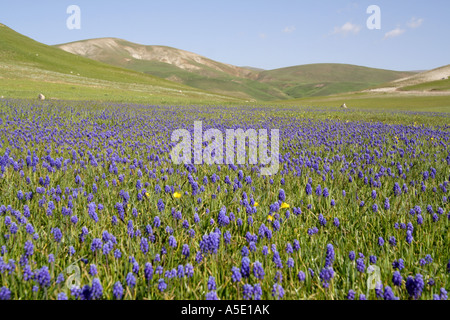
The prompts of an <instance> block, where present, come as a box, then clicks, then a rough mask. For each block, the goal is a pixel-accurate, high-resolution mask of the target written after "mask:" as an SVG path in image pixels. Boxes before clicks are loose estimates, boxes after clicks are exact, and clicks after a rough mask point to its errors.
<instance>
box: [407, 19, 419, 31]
mask: <svg viewBox="0 0 450 320" xmlns="http://www.w3.org/2000/svg"><path fill="white" fill-rule="evenodd" d="M422 23H423V19H422V18H419V19H418V18H416V17H412V18H411V20H410V21H409V22H408V23H407V24H406V25H407V26H408V27H410V28H411V29H415V28H418V27H420V26H421V25H422Z"/></svg>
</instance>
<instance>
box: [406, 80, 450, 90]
mask: <svg viewBox="0 0 450 320" xmlns="http://www.w3.org/2000/svg"><path fill="white" fill-rule="evenodd" d="M400 90H402V91H416V90H417V91H450V79H444V80H437V81H430V82H425V83H421V84H417V85H413V86H407V87H403V88H401V89H400Z"/></svg>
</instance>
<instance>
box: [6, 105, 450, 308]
mask: <svg viewBox="0 0 450 320" xmlns="http://www.w3.org/2000/svg"><path fill="white" fill-rule="evenodd" d="M0 110H1V114H0V152H1V153H0V166H1V179H0V235H1V236H0V299H2V300H7V299H23V300H26V299H27V300H28V299H60V300H65V299H80V300H91V299H211V300H214V299H254V300H258V299H289V300H292V299H351V300H363V299H380V300H382V299H385V300H394V299H435V300H447V299H448V295H447V291H448V290H449V289H450V246H449V239H450V236H449V231H450V230H449V226H450V221H449V220H450V214H449V211H450V206H449V199H448V196H449V194H448V189H449V188H450V186H449V181H450V170H449V169H450V166H449V165H450V153H449V150H448V144H449V139H450V126H448V125H446V124H444V123H446V122H447V123H449V122H448V119H449V118H448V116H447V115H444V114H434V115H431V114H428V115H420V114H406V113H405V114H400V115H398V114H392V115H382V116H377V115H375V116H374V117H381V118H382V119H381V118H380V119H381V120H382V121H381V120H380V121H373V120H369V119H370V117H369V116H367V118H361V117H360V115H361V114H352V111H340V110H334V111H324V110H308V109H301V108H294V107H286V108H269V107H242V108H237V107H232V106H229V107H225V106H193V105H192V106H171V107H169V106H164V107H163V106H141V105H131V104H129V105H119V104H109V105H106V104H103V105H98V104H95V103H89V102H70V103H69V102H40V103H31V102H29V101H13V100H3V101H1V102H0ZM421 117H426V118H423V119H425V120H423V121H422V123H419V124H418V123H417V122H416V121H417V120H418V119H419V120H420V119H422V118H421ZM399 119H400V120H401V121H399ZM433 119H436V122H435V123H434V122H433ZM196 120H201V121H203V125H204V127H205V128H217V129H219V130H222V131H225V129H227V128H242V129H244V130H246V129H248V128H254V129H260V128H265V129H269V130H270V129H279V130H280V137H281V141H280V159H279V160H280V170H279V172H278V173H277V174H276V175H274V176H262V175H260V173H259V170H260V168H259V166H258V165H212V166H209V165H206V164H204V165H174V164H172V162H171V160H170V158H169V153H170V150H171V147H172V146H173V143H171V141H170V135H171V132H172V131H173V130H175V129H180V128H184V129H188V130H192V129H193V123H194V121H196ZM436 123H439V125H437V124H436ZM375 268H376V269H377V270H379V273H378V276H379V277H378V278H376V279H375V280H376V284H375V285H374V286H371V285H370V283H369V282H370V280H371V277H373V272H372V271H373V270H374V269H375ZM368 280H369V281H368Z"/></svg>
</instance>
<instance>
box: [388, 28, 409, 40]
mask: <svg viewBox="0 0 450 320" xmlns="http://www.w3.org/2000/svg"><path fill="white" fill-rule="evenodd" d="M405 31H406V30H404V29H400V27H397V28H396V29H394V30H391V31H389V32H386V34H385V35H384V38H383V40H386V39H389V38H395V37H398V36H401V35H402V34H404V33H405Z"/></svg>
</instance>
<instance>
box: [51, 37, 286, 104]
mask: <svg viewBox="0 0 450 320" xmlns="http://www.w3.org/2000/svg"><path fill="white" fill-rule="evenodd" d="M56 47H58V48H60V49H63V50H65V51H68V52H71V53H74V54H77V55H80V56H83V57H86V58H89V59H93V60H96V61H100V62H104V63H107V64H111V65H114V66H119V67H123V68H127V69H131V70H134V71H139V72H143V73H146V74H150V75H153V76H157V77H160V78H164V79H167V80H170V81H175V82H178V83H182V84H185V85H188V86H192V87H195V88H199V89H202V90H207V91H210V92H215V93H218V94H225V95H229V96H234V97H237V98H242V99H246V100H274V99H286V98H289V96H287V95H286V94H285V93H283V92H282V91H280V90H278V89H276V88H274V87H273V86H271V85H269V84H264V83H261V82H258V81H255V80H254V79H255V78H256V77H257V72H256V71H253V70H250V69H247V68H241V67H236V66H232V65H228V64H224V63H221V62H217V61H214V60H211V59H208V58H205V57H203V56H200V55H197V54H195V53H192V52H188V51H184V50H180V49H176V48H171V47H167V46H148V45H140V44H137V43H132V42H129V41H125V40H122V39H116V38H100V39H89V40H83V41H77V42H72V43H67V44H61V45H57V46H56Z"/></svg>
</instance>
